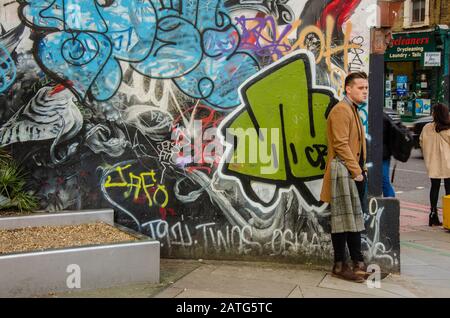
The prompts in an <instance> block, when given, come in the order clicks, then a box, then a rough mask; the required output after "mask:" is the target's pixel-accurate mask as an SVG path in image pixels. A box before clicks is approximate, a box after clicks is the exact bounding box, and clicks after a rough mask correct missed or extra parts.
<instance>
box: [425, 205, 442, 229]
mask: <svg viewBox="0 0 450 318" xmlns="http://www.w3.org/2000/svg"><path fill="white" fill-rule="evenodd" d="M428 225H429V226H432V225H438V226H441V225H442V223H441V221H439V215H438V212H437V208H431V212H430V215H429V217H428Z"/></svg>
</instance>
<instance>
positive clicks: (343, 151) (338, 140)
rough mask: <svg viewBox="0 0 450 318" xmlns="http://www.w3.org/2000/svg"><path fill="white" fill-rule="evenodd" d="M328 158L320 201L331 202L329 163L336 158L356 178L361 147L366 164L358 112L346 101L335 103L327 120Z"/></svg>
mask: <svg viewBox="0 0 450 318" xmlns="http://www.w3.org/2000/svg"><path fill="white" fill-rule="evenodd" d="M327 138H328V156H327V165H326V168H325V175H324V177H323V185H322V192H321V194H320V200H322V201H324V202H330V201H331V165H330V163H331V161H332V160H333V159H334V157H335V156H338V157H339V158H340V159H341V160H343V161H344V164H345V166H346V167H347V169H348V170H349V172H350V173H351V175H352V177H353V178H356V177H357V176H358V175H360V174H361V173H362V171H361V168H360V166H359V158H360V155H361V153H360V150H361V145H362V149H363V153H364V166H365V162H366V153H367V151H366V134H365V131H364V126H363V125H362V123H361V119H360V118H359V115H358V112H357V111H356V109H355V107H354V106H353V105H349V104H348V103H347V102H346V101H341V102H339V103H337V104H336V105H335V106H334V107H333V109H332V110H331V112H330V114H329V115H328V118H327Z"/></svg>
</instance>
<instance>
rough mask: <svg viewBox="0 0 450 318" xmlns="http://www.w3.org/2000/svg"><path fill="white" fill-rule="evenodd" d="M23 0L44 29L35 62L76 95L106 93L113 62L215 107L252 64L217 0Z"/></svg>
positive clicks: (226, 101)
mask: <svg viewBox="0 0 450 318" xmlns="http://www.w3.org/2000/svg"><path fill="white" fill-rule="evenodd" d="M103 3H104V4H99V2H98V1H95V0H28V1H27V4H26V5H24V6H23V7H22V9H21V10H22V15H23V17H24V18H25V19H26V22H27V25H29V26H30V27H32V28H36V29H39V30H41V31H42V30H44V31H47V33H46V35H45V36H44V37H43V38H41V39H40V40H38V41H39V43H38V45H37V46H36V47H37V50H38V51H37V54H36V56H37V59H38V63H39V64H40V66H41V68H42V69H43V70H44V71H45V72H47V73H49V75H51V76H52V77H57V78H58V79H60V80H61V81H62V82H64V83H70V85H68V86H70V89H72V91H73V92H74V94H75V95H76V96H77V97H78V98H79V99H80V100H84V99H85V98H86V96H87V95H88V93H90V95H91V96H92V97H93V98H94V99H96V100H99V101H104V100H108V99H109V98H111V97H112V96H114V95H115V94H116V92H117V90H118V89H119V86H120V83H121V81H122V69H121V66H120V64H119V61H124V62H128V63H130V65H131V66H132V67H133V68H134V69H135V70H136V71H137V72H139V73H141V74H143V75H145V76H148V77H152V78H160V79H171V80H172V81H173V82H174V83H175V84H176V86H177V87H178V88H179V89H180V90H181V91H182V92H184V93H185V94H186V95H188V96H190V97H193V98H197V99H202V100H203V101H204V102H205V103H206V104H209V105H210V106H212V107H215V108H222V109H229V108H233V107H236V106H237V105H239V103H240V101H239V96H238V89H237V88H238V87H239V86H240V85H241V84H242V82H243V81H244V80H245V79H247V78H248V77H250V76H251V75H253V74H254V73H255V72H257V71H258V63H257V61H256V60H255V59H254V58H253V57H252V56H251V55H250V54H249V53H247V52H243V51H237V49H238V46H239V42H240V37H239V33H238V30H237V28H236V27H235V26H234V25H233V24H232V22H231V19H230V17H229V16H228V15H227V14H226V11H225V9H224V7H223V4H222V2H221V0H187V1H183V0H154V1H150V0H109V1H103Z"/></svg>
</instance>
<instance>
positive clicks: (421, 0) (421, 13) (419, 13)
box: [412, 0, 425, 23]
mask: <svg viewBox="0 0 450 318" xmlns="http://www.w3.org/2000/svg"><path fill="white" fill-rule="evenodd" d="M412 22H413V23H423V22H425V0H413V1H412Z"/></svg>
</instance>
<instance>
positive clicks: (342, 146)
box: [320, 72, 368, 282]
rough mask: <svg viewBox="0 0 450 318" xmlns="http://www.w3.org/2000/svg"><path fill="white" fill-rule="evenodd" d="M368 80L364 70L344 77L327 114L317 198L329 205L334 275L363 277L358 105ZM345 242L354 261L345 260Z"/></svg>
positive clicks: (363, 144)
mask: <svg viewBox="0 0 450 318" xmlns="http://www.w3.org/2000/svg"><path fill="white" fill-rule="evenodd" d="M367 93H368V80H367V75H366V74H365V73H363V72H357V73H351V74H349V75H348V76H347V78H346V79H345V94H346V95H345V97H344V99H343V100H342V101H341V102H339V103H338V104H336V105H335V106H334V107H333V109H332V110H331V112H330V114H329V115H328V119H327V138H328V159H327V166H326V170H325V175H324V179H323V186H322V192H321V195H320V199H321V200H322V201H324V202H328V203H330V205H331V240H332V243H333V249H334V266H333V275H334V276H336V277H339V278H343V279H346V280H352V281H356V282H362V281H364V277H365V275H366V268H365V264H364V259H363V255H362V253H361V231H363V230H364V220H363V215H362V210H361V206H362V200H363V197H364V191H365V189H366V182H367V178H366V173H365V161H366V139H365V132H364V127H363V125H362V123H361V119H360V118H359V115H358V105H359V104H361V103H362V102H364V101H365V100H366V99H367ZM346 244H347V245H348V248H349V251H350V256H351V259H352V261H353V269H351V268H350V267H349V266H348V265H347V263H346V261H345V247H346Z"/></svg>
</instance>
